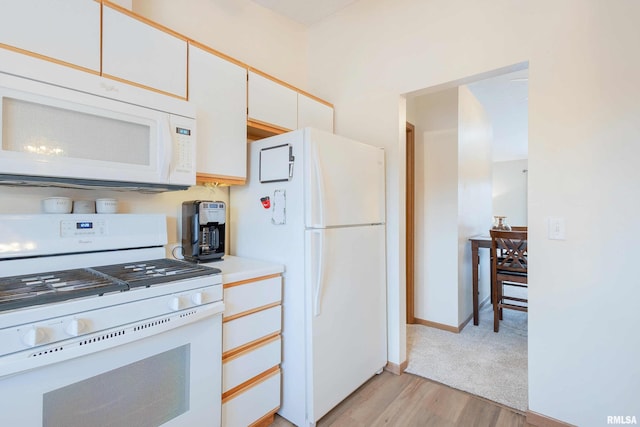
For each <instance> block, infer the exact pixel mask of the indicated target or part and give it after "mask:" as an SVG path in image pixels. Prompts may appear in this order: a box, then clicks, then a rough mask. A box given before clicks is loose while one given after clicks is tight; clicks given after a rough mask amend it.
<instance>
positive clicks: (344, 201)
mask: <svg viewBox="0 0 640 427" xmlns="http://www.w3.org/2000/svg"><path fill="white" fill-rule="evenodd" d="M304 148H305V166H306V167H305V169H306V170H307V176H306V180H305V184H306V191H305V213H306V215H305V217H306V221H305V222H306V226H307V227H308V228H325V227H332V226H341V225H358V224H380V223H383V222H384V221H385V214H384V210H385V206H384V200H385V185H384V180H385V177H384V151H383V150H382V149H381V148H378V147H374V146H372V145H367V144H363V143H360V142H356V141H353V140H349V139H347V138H344V137H340V136H337V135H334V134H331V133H328V132H322V131H318V130H316V129H306V134H305V147H304Z"/></svg>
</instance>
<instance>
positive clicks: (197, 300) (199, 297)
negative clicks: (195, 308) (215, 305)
mask: <svg viewBox="0 0 640 427" xmlns="http://www.w3.org/2000/svg"><path fill="white" fill-rule="evenodd" d="M191 301H192V302H193V303H194V304H196V305H200V304H202V303H204V294H203V293H202V292H196V293H195V294H193V295H191Z"/></svg>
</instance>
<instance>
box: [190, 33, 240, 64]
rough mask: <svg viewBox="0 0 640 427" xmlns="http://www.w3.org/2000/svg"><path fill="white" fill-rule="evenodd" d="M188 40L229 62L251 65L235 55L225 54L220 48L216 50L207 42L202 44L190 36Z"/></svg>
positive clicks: (192, 44) (191, 43)
mask: <svg viewBox="0 0 640 427" xmlns="http://www.w3.org/2000/svg"><path fill="white" fill-rule="evenodd" d="M187 41H188V42H189V45H190V46H195V47H197V48H199V49H202V50H204V51H206V52H208V53H210V54H212V55H215V56H217V57H219V58H222V59H224V60H226V61H229V62H232V63H234V64H236V65H239V66H240V67H242V68H249V66H248V65H247V64H245V63H244V62H242V61H238V60H237V59H235V58H233V57H231V56H229V55H226V54H224V53H222V52H220V51H218V50H215V49H213V48H211V47H209V46H207V45H206V44H202V43H200V42H199V41H196V40H193V39H190V38H187Z"/></svg>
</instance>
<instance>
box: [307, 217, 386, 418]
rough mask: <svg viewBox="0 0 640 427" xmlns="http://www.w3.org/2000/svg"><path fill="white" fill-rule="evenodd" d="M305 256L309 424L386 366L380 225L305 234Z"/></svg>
mask: <svg viewBox="0 0 640 427" xmlns="http://www.w3.org/2000/svg"><path fill="white" fill-rule="evenodd" d="M305 255H306V257H305V258H306V260H307V266H306V267H307V268H306V271H307V272H308V273H307V286H306V289H307V294H308V297H307V315H306V318H307V334H308V335H307V336H310V337H311V339H310V340H307V345H308V346H310V348H309V347H308V349H307V350H308V351H307V381H308V393H307V417H308V420H307V421H309V422H310V423H313V422H315V421H317V420H318V419H320V418H321V417H322V416H323V415H325V414H326V413H327V412H328V411H330V410H331V409H332V408H333V407H334V406H336V405H337V404H338V403H339V402H340V401H342V400H343V399H344V398H346V397H347V396H348V395H349V394H350V393H352V392H353V391H354V390H355V389H356V388H358V387H359V386H360V385H362V384H363V383H364V382H366V381H367V380H368V379H369V378H371V377H372V376H373V375H374V374H375V373H376V371H378V370H380V369H382V367H384V365H385V364H386V362H387V346H386V285H385V283H386V280H385V261H384V226H383V225H376V226H363V227H345V228H331V229H316V230H307V231H306V253H305Z"/></svg>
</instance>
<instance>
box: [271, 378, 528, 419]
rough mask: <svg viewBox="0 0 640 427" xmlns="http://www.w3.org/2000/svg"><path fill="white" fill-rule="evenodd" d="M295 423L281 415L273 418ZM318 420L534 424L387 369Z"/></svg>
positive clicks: (463, 394) (460, 393)
mask: <svg viewBox="0 0 640 427" xmlns="http://www.w3.org/2000/svg"><path fill="white" fill-rule="evenodd" d="M292 425H293V424H291V423H289V422H288V421H287V420H286V419H284V418H282V417H280V416H278V415H276V419H275V421H274V423H273V424H271V426H272V427H289V426H292ZM317 426H318V427H325V426H336V427H338V426H345V427H347V426H348V427H360V426H362V427H364V426H367V427H369V426H402V427H405V426H406V427H410V426H416V427H417V426H420V427H454V426H455V427H511V426H513V427H533V426H532V425H531V424H528V423H527V422H526V420H525V416H524V415H523V414H521V413H519V412H516V411H515V410H513V409H510V408H506V407H504V406H501V405H498V404H496V403H493V402H491V401H489V400H486V399H483V398H481V397H477V396H474V395H472V394H469V393H466V392H464V391H460V390H456V389H453V388H451V387H448V386H446V385H443V384H440V383H437V382H434V381H431V380H428V379H425V378H422V377H419V376H416V375H412V374H406V373H405V374H402V375H399V376H398V375H393V374H391V373H389V372H386V371H385V372H383V373H382V374H380V375H376V376H374V377H373V378H372V379H370V380H369V381H368V382H366V383H365V384H364V385H362V387H360V388H359V389H358V390H356V391H355V392H354V393H353V394H352V395H350V396H349V397H347V398H346V399H345V400H344V401H343V402H342V403H340V405H338V406H336V407H335V408H334V409H333V410H332V411H331V412H329V413H328V414H327V415H325V416H324V417H323V418H322V419H321V420H320V421H318V423H317Z"/></svg>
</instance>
